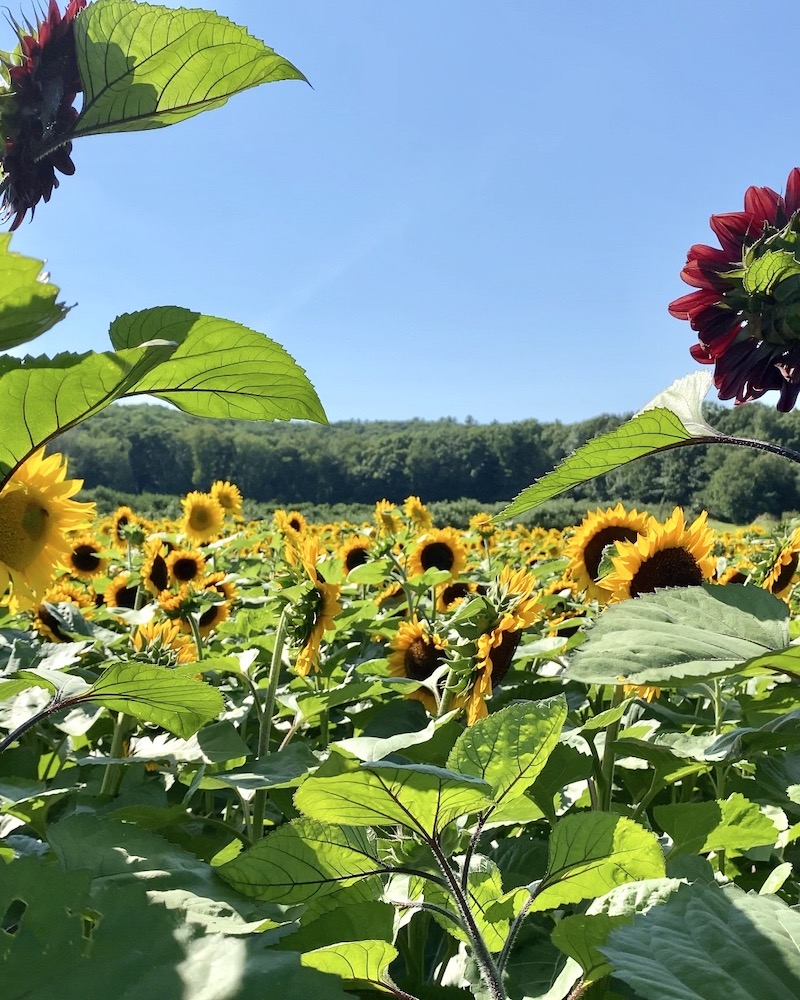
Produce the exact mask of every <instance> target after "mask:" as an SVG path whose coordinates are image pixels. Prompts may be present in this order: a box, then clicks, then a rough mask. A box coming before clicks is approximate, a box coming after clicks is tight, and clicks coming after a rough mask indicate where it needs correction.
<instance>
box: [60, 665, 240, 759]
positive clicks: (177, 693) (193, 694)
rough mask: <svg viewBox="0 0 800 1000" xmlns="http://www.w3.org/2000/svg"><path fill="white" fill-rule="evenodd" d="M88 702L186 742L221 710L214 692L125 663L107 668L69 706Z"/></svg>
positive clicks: (170, 672) (158, 670)
mask: <svg viewBox="0 0 800 1000" xmlns="http://www.w3.org/2000/svg"><path fill="white" fill-rule="evenodd" d="M87 701H91V702H93V703H94V704H96V705H103V706H104V707H105V708H108V709H110V710H111V711H112V712H125V713H127V714H128V715H132V716H133V717H134V718H136V719H139V720H141V721H142V722H154V723H155V724H156V725H158V726H162V727H163V728H164V729H168V730H169V731H170V732H171V733H175V735H176V736H181V737H183V739H185V740H188V739H189V737H190V736H193V735H194V734H195V733H196V732H197V730H198V729H199V728H200V727H201V726H203V725H205V723H206V722H210V721H211V720H212V719H215V718H216V717H217V716H218V715H219V714H220V712H221V711H222V708H223V702H222V695H221V694H220V693H219V691H217V689H216V688H212V687H211V686H210V685H208V684H205V683H204V682H203V681H197V680H195V679H194V678H193V677H185V676H182V675H180V674H178V673H176V672H175V671H174V670H169V669H167V668H166V667H149V666H144V665H143V664H139V663H135V664H134V663H130V664H129V663H125V664H121V665H120V666H114V667H109V668H108V670H106V671H105V673H104V674H103V675H102V677H100V679H99V680H98V681H96V682H95V683H94V684H93V685H92V687H91V688H90V689H89V690H88V691H87V692H86V693H85V694H82V695H81V696H80V697H79V698H76V699H74V701H73V703H77V702H87Z"/></svg>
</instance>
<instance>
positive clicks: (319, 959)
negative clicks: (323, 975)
mask: <svg viewBox="0 0 800 1000" xmlns="http://www.w3.org/2000/svg"><path fill="white" fill-rule="evenodd" d="M365 929H366V928H365ZM396 958H397V949H396V948H395V947H394V945H391V944H389V942H388V941H343V942H342V943H341V944H332V945H327V946H326V947H324V948H315V949H314V950H313V951H307V952H305V953H304V954H303V956H302V958H301V959H300V961H301V962H302V963H303V965H305V966H306V967H307V968H309V969H317V970H318V971H319V972H327V973H329V974H330V975H333V976H339V977H340V978H341V979H344V980H345V982H348V983H352V984H353V985H354V986H372V987H374V988H375V989H377V990H381V991H385V992H387V993H390V992H394V991H393V990H389V989H388V988H387V986H386V979H387V977H388V975H389V966H390V965H391V964H392V962H393V961H394V960H395V959H396Z"/></svg>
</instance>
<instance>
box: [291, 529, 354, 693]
mask: <svg viewBox="0 0 800 1000" xmlns="http://www.w3.org/2000/svg"><path fill="white" fill-rule="evenodd" d="M299 556H300V560H301V562H302V563H303V566H304V568H305V571H306V573H307V574H308V578H309V580H311V582H312V583H313V585H314V589H313V591H312V592H311V594H310V597H311V602H310V605H309V609H308V618H307V620H306V622H305V623H304V628H303V632H304V634H303V635H302V637H301V642H302V645H301V648H300V652H299V653H298V654H297V662H296V663H295V669H296V670H297V672H298V674H300V676H301V677H307V676H308V675H309V673H310V672H311V670H312V668H313V669H314V670H318V669H319V649H320V645H321V644H322V637H323V635H324V634H325V633H326V632H328V631H329V630H330V629H332V628H334V618H335V617H336V615H338V614H339V612H340V611H341V610H342V605H341V603H340V602H339V594H340V593H341V589H342V588H341V587H340V586H339V585H338V584H333V583H325V580H324V578H323V576H322V574H321V573H320V571H319V569H318V568H317V560H318V558H319V542H318V540H317V539H315V538H309V539H306V541H305V543H304V544H303V546H302V548H301V549H300V552H299Z"/></svg>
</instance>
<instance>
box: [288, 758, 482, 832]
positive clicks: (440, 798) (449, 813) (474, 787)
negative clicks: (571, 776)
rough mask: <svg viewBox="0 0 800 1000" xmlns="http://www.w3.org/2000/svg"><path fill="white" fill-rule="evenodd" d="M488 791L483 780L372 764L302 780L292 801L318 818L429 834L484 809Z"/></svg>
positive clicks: (429, 769)
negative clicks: (461, 817) (398, 827)
mask: <svg viewBox="0 0 800 1000" xmlns="http://www.w3.org/2000/svg"><path fill="white" fill-rule="evenodd" d="M490 792H491V789H490V786H489V785H488V784H487V783H486V782H485V781H481V780H480V779H478V778H469V777H465V776H464V775H461V774H454V773H453V772H452V771H446V770H444V769H443V768H440V767H431V766H430V765H427V764H406V765H401V764H386V763H383V762H374V763H371V764H363V765H362V766H361V767H359V768H358V770H354V771H347V772H345V773H343V774H336V775H332V776H330V777H322V778H321V777H317V776H314V777H311V778H307V779H306V781H305V782H304V783H303V784H302V785H301V787H300V788H299V789H298V791H297V794H296V795H295V799H294V801H295V805H296V806H297V808H298V809H300V810H301V811H302V812H304V813H306V815H308V816H311V817H313V818H314V819H318V820H321V821H323V822H328V823H343V824H346V825H352V826H373V825H374V826H385V825H386V824H394V823H399V824H400V825H401V826H404V827H407V828H408V829H411V830H416V831H417V832H418V833H421V834H422V835H423V836H425V837H433V836H435V835H436V834H437V833H439V832H440V831H441V830H443V829H444V828H445V827H446V826H447V825H448V823H451V822H452V821H453V820H454V819H457V818H458V817H459V816H465V815H467V814H468V813H474V812H480V811H481V810H482V809H485V808H486V807H487V806H488V805H489V804H490V803H491V799H490V797H489V796H490Z"/></svg>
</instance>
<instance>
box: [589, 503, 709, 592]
mask: <svg viewBox="0 0 800 1000" xmlns="http://www.w3.org/2000/svg"><path fill="white" fill-rule="evenodd" d="M707 518H708V514H707V513H706V511H703V513H702V514H700V516H699V517H698V518H696V519H695V520H694V521H693V522H692V523H691V524H690V525H688V526H687V525H686V521H685V519H684V514H683V510H682V509H681V508H680V507H676V508H675V510H674V511H673V513H672V516H671V517H669V518H668V519H667V521H665V522H664V524H659V523H658V522H657V521H652V522H651V524H650V526H649V527H648V529H647V531H646V532H645V533H644V534H643V535H640V536H639V537H638V538H637V539H636V540H635V541H631V542H625V541H623V542H619V543H618V545H617V555H616V556H612V557H611V561H612V563H613V565H614V569H613V570H612V571H611V572H610V573H609V574H608V576H606V577H604V579H603V585H604V586H605V587H606V589H607V590H608V591H609V593H610V595H611V599H612V600H615V601H620V600H624V599H625V598H628V597H638V596H639V594H652V593H654V591H656V590H660V589H661V588H663V587H697V586H699V585H700V584H701V583H703V582H704V581H706V580H711V578H712V577H713V575H714V570H715V569H716V559H715V558H714V556H713V554H712V549H713V547H714V532H713V531H712V530H711V528H709V527H708V524H707V523H706V520H707Z"/></svg>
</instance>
